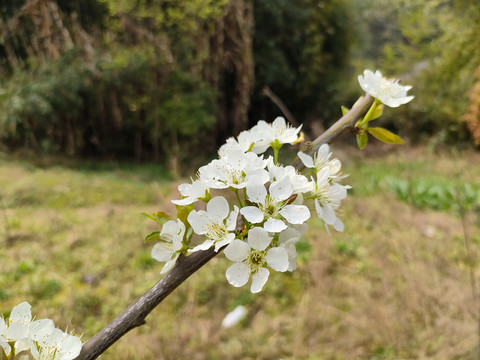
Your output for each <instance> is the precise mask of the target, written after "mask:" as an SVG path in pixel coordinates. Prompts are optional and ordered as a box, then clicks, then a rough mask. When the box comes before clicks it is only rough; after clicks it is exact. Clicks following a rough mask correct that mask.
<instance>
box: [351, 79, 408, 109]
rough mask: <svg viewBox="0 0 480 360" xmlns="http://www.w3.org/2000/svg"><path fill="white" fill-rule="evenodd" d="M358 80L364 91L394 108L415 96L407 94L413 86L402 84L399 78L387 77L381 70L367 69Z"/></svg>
mask: <svg viewBox="0 0 480 360" xmlns="http://www.w3.org/2000/svg"><path fill="white" fill-rule="evenodd" d="M358 82H359V83H360V87H361V88H362V89H363V91H365V92H366V93H367V94H369V95H371V96H373V97H374V98H376V99H378V100H380V101H381V102H382V103H383V104H385V105H387V106H389V107H392V108H393V107H398V106H400V105H402V104H406V103H408V102H410V101H411V100H412V99H413V98H414V97H413V96H407V91H408V90H410V89H411V88H412V87H411V86H403V85H400V84H399V83H398V80H389V79H386V78H384V77H383V76H382V73H381V72H380V71H379V70H377V71H375V73H374V72H373V71H371V70H365V71H364V72H363V76H362V75H359V76H358Z"/></svg>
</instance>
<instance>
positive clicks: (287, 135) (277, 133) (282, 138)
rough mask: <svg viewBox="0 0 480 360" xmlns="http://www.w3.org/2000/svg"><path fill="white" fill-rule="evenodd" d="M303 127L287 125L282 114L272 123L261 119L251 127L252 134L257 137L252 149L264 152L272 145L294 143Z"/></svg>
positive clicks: (278, 145)
mask: <svg viewBox="0 0 480 360" xmlns="http://www.w3.org/2000/svg"><path fill="white" fill-rule="evenodd" d="M301 128H302V125H300V126H299V127H298V128H294V127H291V126H289V125H287V123H286V122H285V119H284V118H283V117H280V116H279V117H277V118H276V119H275V120H274V121H273V123H271V124H268V123H267V122H265V121H264V120H260V121H259V122H258V123H257V125H255V126H254V127H253V128H251V129H250V133H251V134H252V136H253V137H254V138H255V139H257V141H255V144H254V146H253V149H252V151H254V152H255V153H257V154H262V153H264V152H265V151H266V150H267V149H268V147H270V146H272V147H274V146H277V147H280V146H281V145H282V144H292V143H294V142H295V141H297V139H298V133H299V132H300V130H301Z"/></svg>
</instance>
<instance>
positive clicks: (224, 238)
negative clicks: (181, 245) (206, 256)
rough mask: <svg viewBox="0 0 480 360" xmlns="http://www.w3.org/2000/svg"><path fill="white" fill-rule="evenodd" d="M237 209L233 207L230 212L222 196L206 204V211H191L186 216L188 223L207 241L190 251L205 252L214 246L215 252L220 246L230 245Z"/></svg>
mask: <svg viewBox="0 0 480 360" xmlns="http://www.w3.org/2000/svg"><path fill="white" fill-rule="evenodd" d="M237 216H238V207H237V206H234V209H233V211H231V212H230V207H229V205H228V201H227V200H226V199H225V198H224V197H223V196H217V197H214V198H213V199H211V200H210V201H209V202H208V204H207V210H206V211H205V210H200V211H195V210H193V211H191V212H190V214H188V218H187V220H188V222H189V224H190V225H191V226H192V228H193V231H194V232H195V233H196V234H199V235H206V236H207V240H206V241H204V242H203V243H202V244H200V245H198V246H196V247H194V248H193V249H191V250H190V251H199V250H206V249H208V248H210V247H211V246H212V245H214V244H215V251H218V250H219V249H220V248H221V247H222V246H225V245H228V244H230V243H231V242H232V241H233V239H235V234H234V233H233V232H232V231H233V230H235V227H236V224H237Z"/></svg>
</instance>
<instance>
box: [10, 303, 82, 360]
mask: <svg viewBox="0 0 480 360" xmlns="http://www.w3.org/2000/svg"><path fill="white" fill-rule="evenodd" d="M30 309H31V306H30V304H29V303H27V302H23V303H21V304H19V305H17V306H15V307H14V308H13V309H12V312H11V313H10V317H9V319H8V322H7V323H5V322H4V320H3V319H0V320H1V321H0V346H1V347H2V348H3V351H4V352H5V354H6V355H7V356H9V354H10V352H11V348H10V345H9V344H8V343H9V342H10V343H12V342H13V343H14V348H15V355H20V354H28V357H29V358H34V359H39V360H73V359H75V358H76V357H77V356H78V354H80V351H81V348H82V342H81V340H80V339H79V338H78V337H76V336H73V335H70V334H66V333H64V332H63V331H61V330H59V329H57V328H55V325H54V323H53V321H52V320H50V319H41V320H35V321H32V313H31V311H30Z"/></svg>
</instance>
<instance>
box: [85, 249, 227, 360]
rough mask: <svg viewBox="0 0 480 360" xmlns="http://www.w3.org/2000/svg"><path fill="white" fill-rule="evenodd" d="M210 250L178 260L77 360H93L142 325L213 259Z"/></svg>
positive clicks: (86, 347)
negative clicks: (185, 282)
mask: <svg viewBox="0 0 480 360" xmlns="http://www.w3.org/2000/svg"><path fill="white" fill-rule="evenodd" d="M217 254H218V253H217V252H215V250H214V249H213V248H210V249H208V250H205V251H198V252H195V253H193V254H192V255H190V256H188V257H182V256H181V257H180V258H179V259H178V260H177V263H176V265H175V267H174V268H173V269H172V270H171V271H170V272H169V273H168V274H167V275H165V277H164V278H162V280H160V281H159V282H157V283H156V284H155V285H154V286H153V287H152V288H151V289H150V290H148V291H147V292H146V293H145V294H144V295H142V296H141V297H140V298H139V299H138V300H137V301H135V302H134V303H133V304H132V305H130V307H128V308H127V309H126V310H125V311H124V312H123V313H122V314H120V315H119V316H118V317H117V318H115V319H114V320H113V321H112V322H111V323H110V324H108V325H107V326H105V327H104V328H103V329H102V330H100V332H98V333H97V334H96V335H95V336H94V337H93V338H92V339H90V340H89V341H88V342H87V343H86V344H85V345H83V347H82V351H81V353H80V355H78V357H77V358H76V360H90V359H96V358H97V357H98V356H100V355H101V354H102V353H103V352H104V351H105V350H107V349H108V348H109V347H110V346H111V345H113V344H114V343H115V342H116V341H117V340H118V339H120V338H121V337H122V336H123V335H125V334H126V333H127V332H129V331H130V330H132V329H134V328H136V327H137V326H141V325H143V324H145V317H146V316H147V315H148V314H150V312H151V311H152V310H153V309H154V308H155V307H156V306H157V305H158V304H160V303H161V302H162V300H163V299H165V298H166V297H167V296H168V295H169V294H170V293H171V292H172V291H173V290H175V289H176V288H177V287H178V286H179V285H180V284H181V283H183V282H184V281H185V280H186V279H187V278H188V277H189V276H190V275H192V274H193V273H194V272H196V271H197V270H198V269H200V268H201V267H202V266H203V265H204V264H206V263H207V262H208V261H210V260H211V259H212V258H214V257H215V256H216V255H217Z"/></svg>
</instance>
